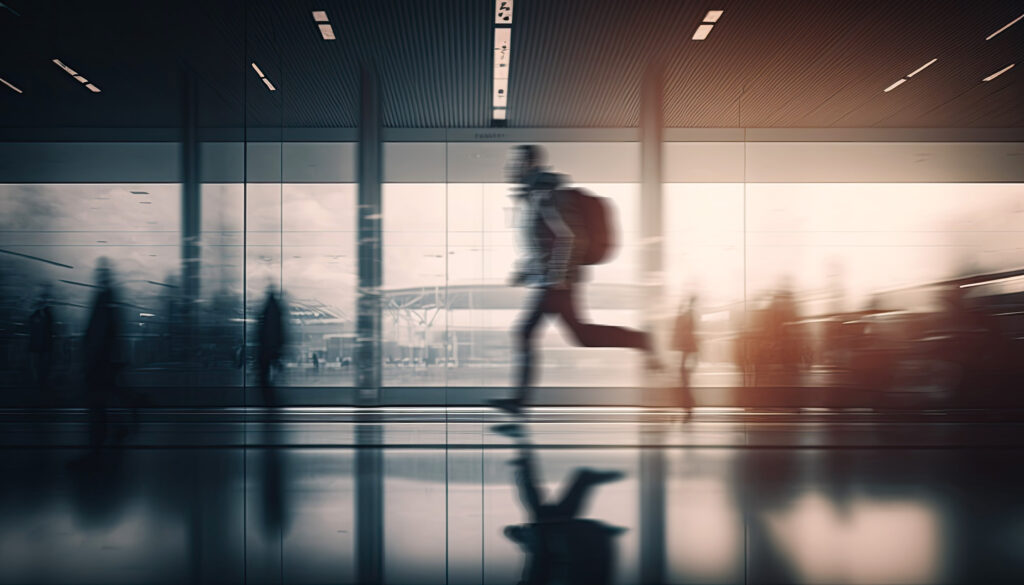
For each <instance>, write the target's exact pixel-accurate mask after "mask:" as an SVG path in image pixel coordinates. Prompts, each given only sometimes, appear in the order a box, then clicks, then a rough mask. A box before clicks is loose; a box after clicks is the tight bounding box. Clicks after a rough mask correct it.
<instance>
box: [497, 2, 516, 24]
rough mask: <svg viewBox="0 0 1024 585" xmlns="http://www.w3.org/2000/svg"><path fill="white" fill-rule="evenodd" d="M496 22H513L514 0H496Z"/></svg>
mask: <svg viewBox="0 0 1024 585" xmlns="http://www.w3.org/2000/svg"><path fill="white" fill-rule="evenodd" d="M494 24H512V0H494Z"/></svg>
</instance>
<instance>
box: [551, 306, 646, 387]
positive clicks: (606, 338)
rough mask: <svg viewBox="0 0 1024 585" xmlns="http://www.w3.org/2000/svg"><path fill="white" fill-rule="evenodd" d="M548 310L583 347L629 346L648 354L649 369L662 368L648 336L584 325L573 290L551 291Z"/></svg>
mask: <svg viewBox="0 0 1024 585" xmlns="http://www.w3.org/2000/svg"><path fill="white" fill-rule="evenodd" d="M548 310H549V311H550V312H557V313H558V314H559V315H561V316H562V319H564V320H565V324H566V326H568V327H569V330H570V331H572V333H573V335H574V336H575V337H576V341H578V342H579V344H580V345H582V346H583V347H628V348H633V349H639V350H641V351H643V352H645V353H646V354H647V357H648V367H649V368H650V369H659V370H660V369H661V364H660V363H659V362H658V359H657V357H656V356H655V354H654V344H653V343H652V342H651V337H650V335H649V334H647V333H645V332H643V331H637V330H635V329H627V328H626V327H617V326H614V325H595V324H593V323H584V322H582V321H580V320H579V317H578V316H577V314H576V302H575V298H574V291H573V289H572V288H567V289H559V290H552V291H551V296H550V297H549V303H548Z"/></svg>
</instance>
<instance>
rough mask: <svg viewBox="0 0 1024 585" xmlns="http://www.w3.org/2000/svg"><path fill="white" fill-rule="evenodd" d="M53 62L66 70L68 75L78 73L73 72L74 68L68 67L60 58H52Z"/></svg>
mask: <svg viewBox="0 0 1024 585" xmlns="http://www.w3.org/2000/svg"><path fill="white" fill-rule="evenodd" d="M53 62H54V63H56V64H57V67H60V68H61V69H63V70H64V71H67V72H68V75H72V76H73V75H78V73H75V70H74V69H72V68H70V67H68V66H67V65H65V64H64V63H61V61H60V59H54V60H53Z"/></svg>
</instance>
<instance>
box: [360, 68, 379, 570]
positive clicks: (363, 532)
mask: <svg viewBox="0 0 1024 585" xmlns="http://www.w3.org/2000/svg"><path fill="white" fill-rule="evenodd" d="M358 157H359V158H358V173H359V206H358V218H359V219H358V222H359V240H358V242H357V249H358V253H359V300H358V311H359V314H358V316H357V324H356V368H357V370H356V371H357V378H356V388H357V392H358V393H359V397H358V401H359V404H362V405H374V404H376V403H377V399H378V396H379V392H380V379H381V375H380V374H381V353H380V337H381V302H380V285H381V224H382V221H381V193H380V191H381V177H382V173H381V132H380V88H379V86H378V81H377V76H376V73H375V72H374V71H373V70H372V69H369V68H364V69H363V71H362V88H361V106H360V121H359V154H358ZM380 435H381V429H380V427H379V426H378V425H374V424H371V425H363V426H360V427H359V428H357V429H356V443H357V444H359V445H360V446H361V448H359V449H357V450H356V462H355V463H356V470H355V472H356V486H355V489H356V494H355V496H356V498H355V499H356V527H355V528H356V581H357V582H358V583H360V584H373V583H382V582H383V581H384V479H383V476H384V457H383V453H382V452H381V450H380V449H378V448H374V446H376V445H379V444H380Z"/></svg>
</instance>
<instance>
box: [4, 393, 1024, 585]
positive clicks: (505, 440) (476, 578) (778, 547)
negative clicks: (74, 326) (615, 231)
mask: <svg viewBox="0 0 1024 585" xmlns="http://www.w3.org/2000/svg"><path fill="white" fill-rule="evenodd" d="M1018 420H1020V417H1018V416H1016V415H1015V414H1014V413H1006V412H981V411H976V412H966V413H965V412H959V413H950V412H939V411H934V412H924V413H915V414H913V415H908V414H905V413H904V414H879V413H874V412H869V411H844V412H834V411H827V410H814V411H803V412H799V413H797V412H792V411H773V412H743V411H739V410H726V409H722V410H710V409H708V410H701V411H698V412H697V413H696V414H695V416H694V417H693V418H692V420H690V421H689V422H686V423H685V424H684V423H682V422H681V421H679V420H678V417H677V416H676V415H675V414H674V413H669V412H665V411H651V410H642V409H604V408H593V409H582V408H550V409H539V410H537V411H535V412H534V413H532V414H531V416H530V418H529V420H528V422H525V423H522V424H514V423H513V422H512V421H510V419H508V418H507V417H505V416H503V415H501V414H498V413H496V412H492V411H488V410H484V409H474V408H452V409H432V408H424V409H414V408H391V409H376V410H372V411H367V410H359V409H284V410H282V411H278V412H268V411H265V410H260V409H250V410H241V409H238V410H234V409H226V410H196V411H185V410H176V411H171V410H151V411H146V412H143V413H141V415H140V416H139V417H138V418H136V417H133V416H131V414H130V413H127V412H112V413H110V417H109V424H108V425H107V427H106V428H104V429H103V432H104V443H103V447H101V448H98V449H97V448H93V447H91V446H90V436H91V435H90V430H91V429H92V430H93V431H95V427H90V421H89V418H88V416H87V413H85V412H82V411H75V410H47V411H25V410H23V411H14V410H12V411H4V412H0V477H2V478H3V480H2V482H0V583H110V584H114V583H189V582H195V583H359V582H383V583H394V584H409V585H413V584H420V583H467V584H470V583H472V584H478V583H488V584H492V583H493V584H504V583H517V582H520V581H525V582H531V583H533V582H536V583H542V582H543V583H622V584H632V583H680V584H682V583H707V584H711V583H823V584H825V583H827V584H839V583H872V584H874V583H878V584H882V583H885V584H891V583H989V582H1005V583H1021V582H1024V504H1022V503H1021V500H1020V498H1021V485H1022V481H1021V480H1022V479H1024V465H1022V464H1024V433H1022V432H1021V431H1022V430H1024V425H1022V424H1021V423H1019V422H1017V421H1018ZM92 436H93V437H95V435H92Z"/></svg>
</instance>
